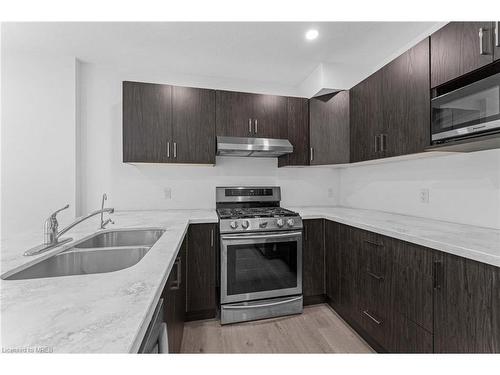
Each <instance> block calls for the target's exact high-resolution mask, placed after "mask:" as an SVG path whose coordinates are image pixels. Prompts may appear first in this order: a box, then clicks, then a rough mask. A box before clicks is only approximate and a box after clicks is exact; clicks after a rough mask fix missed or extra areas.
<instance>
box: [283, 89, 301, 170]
mask: <svg viewBox="0 0 500 375" xmlns="http://www.w3.org/2000/svg"><path fill="white" fill-rule="evenodd" d="M287 103H288V109H287V123H286V126H285V128H286V129H285V131H284V134H283V136H284V138H286V139H288V140H289V141H290V143H291V144H292V146H293V153H292V154H287V155H283V156H280V157H279V158H278V167H284V166H288V165H309V101H308V100H307V99H305V98H287Z"/></svg>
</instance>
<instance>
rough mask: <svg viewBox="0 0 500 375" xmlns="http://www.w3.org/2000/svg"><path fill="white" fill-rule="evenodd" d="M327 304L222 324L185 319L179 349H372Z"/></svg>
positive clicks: (274, 350) (236, 350) (229, 351)
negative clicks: (252, 319)
mask: <svg viewBox="0 0 500 375" xmlns="http://www.w3.org/2000/svg"><path fill="white" fill-rule="evenodd" d="M373 352H374V351H373V349H372V348H371V347H370V346H369V345H368V344H367V343H366V342H365V341H363V340H362V339H361V338H360V337H359V336H358V335H357V334H356V333H355V332H354V331H353V330H352V329H351V328H350V327H349V326H348V325H347V324H346V323H345V322H344V321H343V320H342V319H341V318H340V317H339V316H338V315H337V314H336V313H335V312H334V311H333V310H332V309H331V308H330V307H329V306H327V305H324V304H321V305H314V306H308V307H305V308H304V312H303V313H302V314H301V315H294V316H288V317H281V318H275V319H267V320H260V321H255V322H246V323H238V324H231V325H225V326H221V325H220V322H219V321H218V320H205V321H197V322H189V323H186V325H185V327H184V336H183V339H182V348H181V353H373Z"/></svg>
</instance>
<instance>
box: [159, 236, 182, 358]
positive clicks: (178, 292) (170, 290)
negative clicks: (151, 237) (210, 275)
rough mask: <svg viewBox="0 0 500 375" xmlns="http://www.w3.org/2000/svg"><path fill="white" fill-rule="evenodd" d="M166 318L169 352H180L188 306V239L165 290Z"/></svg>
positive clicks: (178, 256) (180, 251)
mask: <svg viewBox="0 0 500 375" xmlns="http://www.w3.org/2000/svg"><path fill="white" fill-rule="evenodd" d="M163 298H164V301H165V307H164V314H165V316H164V320H165V322H166V323H167V331H168V350H169V353H179V352H180V350H181V343H182V335H183V333H184V321H185V307H186V240H184V242H183V243H182V245H181V249H180V250H179V254H178V255H177V258H176V260H175V262H174V266H173V267H172V271H171V272H170V275H169V277H168V279H167V283H166V285H165V288H164V290H163Z"/></svg>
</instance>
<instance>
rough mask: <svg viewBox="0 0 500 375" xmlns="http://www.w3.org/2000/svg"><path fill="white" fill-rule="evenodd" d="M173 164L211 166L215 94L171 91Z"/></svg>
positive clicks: (194, 89) (174, 89) (190, 89)
mask: <svg viewBox="0 0 500 375" xmlns="http://www.w3.org/2000/svg"><path fill="white" fill-rule="evenodd" d="M172 103H173V105H172V107H173V118H172V138H173V142H174V143H173V145H171V147H173V148H172V150H171V152H172V156H173V161H174V162H175V163H198V164H215V143H216V142H215V91H214V90H206V89H197V88H191V87H179V86H174V87H173V88H172Z"/></svg>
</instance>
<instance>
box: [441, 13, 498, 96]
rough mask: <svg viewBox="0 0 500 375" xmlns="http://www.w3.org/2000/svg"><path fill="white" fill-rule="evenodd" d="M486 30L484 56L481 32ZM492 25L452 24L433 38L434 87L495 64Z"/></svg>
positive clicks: (479, 23) (482, 23) (484, 23)
mask: <svg viewBox="0 0 500 375" xmlns="http://www.w3.org/2000/svg"><path fill="white" fill-rule="evenodd" d="M480 29H483V42H482V44H483V45H482V52H483V53H482V54H481V48H480V36H479V30H480ZM492 37H493V30H492V23H491V22H450V23H449V24H447V25H445V26H444V27H442V28H441V29H439V30H438V31H436V32H435V33H434V34H432V35H431V87H436V86H439V85H441V84H443V83H445V82H448V81H450V80H452V79H454V78H457V77H460V76H461V75H463V74H466V73H469V72H471V71H473V70H476V69H478V68H481V67H482V66H485V65H487V64H489V63H491V62H492V61H493V51H492V44H491V41H492Z"/></svg>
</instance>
